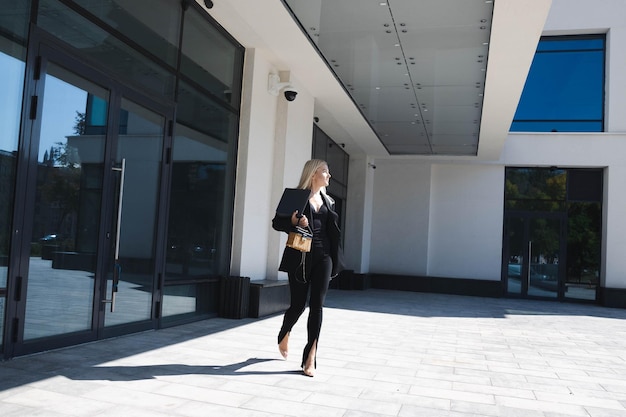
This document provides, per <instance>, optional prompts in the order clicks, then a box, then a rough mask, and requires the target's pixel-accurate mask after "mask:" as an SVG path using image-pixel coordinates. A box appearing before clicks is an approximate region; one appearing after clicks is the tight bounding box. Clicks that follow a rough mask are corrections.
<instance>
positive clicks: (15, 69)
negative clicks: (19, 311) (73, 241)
mask: <svg viewBox="0 0 626 417" xmlns="http://www.w3.org/2000/svg"><path fill="white" fill-rule="evenodd" d="M2 39H4V38H2ZM0 48H1V49H0V91H2V94H0V126H2V134H0V195H2V198H0V288H5V287H6V286H7V273H8V271H7V266H8V259H9V246H10V244H11V239H10V238H11V221H12V218H13V195H14V191H15V168H16V165H15V163H16V157H17V148H18V139H19V133H20V112H21V106H22V86H23V85H24V69H25V64H24V59H25V57H24V55H25V49H24V48H22V47H21V46H20V45H17V44H14V43H10V42H8V41H6V39H4V42H0Z"/></svg>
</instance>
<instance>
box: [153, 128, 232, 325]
mask: <svg viewBox="0 0 626 417" xmlns="http://www.w3.org/2000/svg"><path fill="white" fill-rule="evenodd" d="M172 159H173V168H172V181H171V194H170V210H169V223H168V237H167V253H166V266H165V271H166V290H165V294H166V295H165V296H164V300H163V316H164V317H166V316H168V315H178V314H183V313H189V314H206V313H207V312H209V310H210V309H215V308H216V307H215V302H214V300H215V299H216V297H217V291H212V292H210V293H207V291H210V290H214V289H215V286H213V287H209V286H208V284H207V283H206V282H205V283H203V284H201V283H198V284H193V285H191V286H189V285H185V286H183V287H180V288H178V285H177V284H176V283H177V282H178V283H181V284H183V283H185V281H188V280H194V281H198V280H205V281H206V280H207V279H215V278H216V277H217V276H218V275H219V274H220V273H223V271H224V270H225V269H226V268H227V265H224V263H223V262H221V258H223V255H224V254H222V253H221V252H222V251H223V248H224V245H222V244H221V243H220V242H221V241H222V240H223V237H222V236H223V227H224V225H223V223H224V221H223V219H224V216H225V213H224V205H225V204H224V203H225V201H226V200H225V198H226V196H225V192H226V174H227V173H226V163H227V150H226V146H225V144H224V143H222V142H221V141H220V140H216V139H215V138H213V137H211V136H208V135H205V134H203V133H200V132H198V131H196V130H192V129H189V128H188V127H185V126H183V125H177V127H176V136H175V137H174V148H173V155H172ZM229 215H230V214H229ZM170 285H175V287H170ZM203 291H204V292H203ZM185 306H186V307H185Z"/></svg>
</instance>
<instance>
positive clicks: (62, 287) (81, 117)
mask: <svg viewBox="0 0 626 417" xmlns="http://www.w3.org/2000/svg"><path fill="white" fill-rule="evenodd" d="M92 97H97V98H98V100H100V101H102V102H105V103H106V102H107V97H108V93H107V92H106V91H105V90H103V89H101V88H99V87H97V86H95V85H93V84H91V83H90V82H88V81H86V80H84V79H82V78H80V77H78V76H76V75H74V74H72V73H70V72H68V71H66V70H64V69H62V68H60V67H58V66H56V65H54V64H49V66H48V74H47V75H46V77H45V91H44V96H43V111H42V117H41V134H40V138H39V152H38V155H39V158H38V166H37V173H36V179H37V187H36V196H35V213H34V218H33V230H32V239H31V257H30V262H29V271H28V291H27V299H26V318H25V323H24V339H25V340H28V339H35V338H40V337H45V336H51V335H56V334H62V333H70V332H76V331H80V330H88V329H90V327H91V321H92V303H93V293H94V272H95V265H96V262H95V259H96V257H95V256H96V255H95V252H96V250H97V239H98V227H99V219H100V202H101V194H102V163H103V158H104V136H103V135H101V134H88V133H87V132H86V125H85V120H86V119H87V113H88V102H89V101H90V100H91V98H92ZM104 109H105V111H106V106H105V107H104ZM105 120H106V118H105ZM50 317H54V320H50Z"/></svg>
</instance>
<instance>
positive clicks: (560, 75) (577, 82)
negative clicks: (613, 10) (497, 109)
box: [511, 35, 605, 132]
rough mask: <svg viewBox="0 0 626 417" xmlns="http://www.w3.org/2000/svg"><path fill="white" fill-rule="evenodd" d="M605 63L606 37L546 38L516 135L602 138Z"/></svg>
mask: <svg viewBox="0 0 626 417" xmlns="http://www.w3.org/2000/svg"><path fill="white" fill-rule="evenodd" d="M604 58H605V37H604V35H594V36H560V37H544V38H541V40H540V41H539V45H538V47H537V52H536V53H535V58H534V59H533V63H532V65H531V68H530V71H529V73H528V78H527V79H526V84H525V86H524V90H523V92H522V97H521V99H520V102H519V104H518V106H517V111H516V113H515V117H514V118H513V124H512V125H511V131H512V132H602V131H603V130H604Z"/></svg>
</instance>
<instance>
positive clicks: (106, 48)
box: [37, 0, 174, 98]
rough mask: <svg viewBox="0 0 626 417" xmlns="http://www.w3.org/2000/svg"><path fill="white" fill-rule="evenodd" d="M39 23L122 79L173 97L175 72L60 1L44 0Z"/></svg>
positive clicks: (160, 94) (40, 5)
mask: <svg viewBox="0 0 626 417" xmlns="http://www.w3.org/2000/svg"><path fill="white" fill-rule="evenodd" d="M37 25H38V26H39V27H41V28H42V29H44V30H46V31H48V32H50V33H54V34H55V36H56V37H57V38H59V39H60V40H62V41H64V42H67V43H68V44H69V45H71V46H73V47H74V48H76V49H78V50H79V51H80V52H81V53H82V54H83V55H84V56H86V57H87V58H88V59H90V60H91V61H93V62H95V63H97V64H98V65H101V66H102V68H103V69H105V70H106V71H109V72H111V73H112V74H116V76H117V77H119V79H120V80H128V81H130V82H133V83H135V84H136V85H140V86H142V87H143V88H146V89H147V90H148V91H150V92H152V93H153V94H155V95H158V96H162V97H169V98H173V97H174V75H173V74H172V73H170V72H168V70H166V69H165V68H164V67H162V66H160V65H158V64H157V63H155V62H154V61H152V60H150V59H149V58H148V57H146V56H144V55H142V54H141V53H139V52H138V51H136V50H134V49H132V48H131V47H130V46H128V45H126V44H124V43H123V42H122V41H121V40H119V39H117V38H115V37H113V36H112V35H110V34H108V33H107V32H105V31H104V30H103V29H100V28H99V27H98V26H96V25H94V24H92V23H91V22H89V21H88V20H87V19H86V18H84V17H82V16H80V15H79V14H78V13H76V12H74V11H73V10H71V9H70V8H68V7H66V6H64V5H63V4H61V3H60V2H58V1H56V0H41V2H40V4H39V14H38V17H37Z"/></svg>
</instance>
